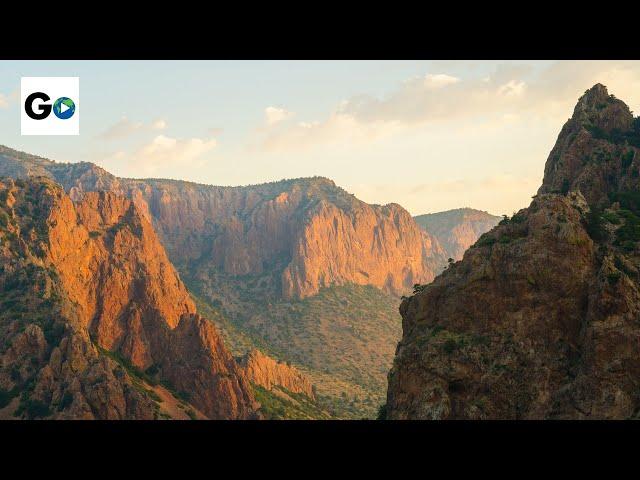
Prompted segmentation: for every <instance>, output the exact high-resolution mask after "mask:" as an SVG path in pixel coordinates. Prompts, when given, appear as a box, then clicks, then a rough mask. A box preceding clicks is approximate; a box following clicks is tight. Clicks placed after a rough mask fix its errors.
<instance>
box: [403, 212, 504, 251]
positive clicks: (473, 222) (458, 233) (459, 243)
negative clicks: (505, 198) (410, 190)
mask: <svg viewBox="0 0 640 480" xmlns="http://www.w3.org/2000/svg"><path fill="white" fill-rule="evenodd" d="M413 218H414V220H415V221H416V223H417V224H418V225H419V226H420V228H422V229H423V230H425V231H426V232H429V233H430V234H431V235H433V236H434V237H435V238H436V239H437V240H438V242H439V243H440V245H442V248H443V249H444V251H445V255H446V256H447V258H453V259H454V260H456V261H458V260H460V259H462V255H463V254H464V252H465V251H466V250H467V249H468V248H469V247H470V246H471V245H473V244H474V243H476V240H478V238H479V237H480V235H482V234H483V233H485V232H488V231H489V230H491V229H492V228H493V227H495V226H496V225H497V224H498V222H499V221H500V219H501V218H502V217H498V216H496V215H491V214H490V213H487V212H483V211H481V210H474V209H473V208H458V209H455V210H447V211H445V212H438V213H428V214H425V215H418V216H417V217H413Z"/></svg>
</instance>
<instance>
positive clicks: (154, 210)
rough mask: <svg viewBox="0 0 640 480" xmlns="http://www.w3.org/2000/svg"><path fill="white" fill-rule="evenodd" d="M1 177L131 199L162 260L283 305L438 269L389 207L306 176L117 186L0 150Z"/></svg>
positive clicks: (406, 281) (86, 167)
mask: <svg viewBox="0 0 640 480" xmlns="http://www.w3.org/2000/svg"><path fill="white" fill-rule="evenodd" d="M0 154H2V156H1V157H0V174H6V175H14V176H15V175H18V176H24V175H26V174H27V173H28V172H36V171H37V172H43V171H44V172H47V174H48V175H49V176H51V177H52V178H54V179H55V180H56V181H57V182H59V183H60V184H62V185H63V186H64V187H65V190H66V191H67V192H68V193H69V195H70V197H71V198H72V199H73V200H74V201H79V200H80V199H82V198H83V196H84V194H85V193H86V192H91V191H109V192H112V193H116V194H117V195H120V196H126V197H128V198H130V199H132V200H133V203H134V204H136V206H137V207H138V209H139V212H140V214H141V215H143V216H147V217H148V218H149V219H150V220H151V221H152V222H153V224H154V227H155V229H156V231H157V232H158V234H159V236H160V239H161V240H162V243H163V245H164V246H165V248H166V249H167V252H168V254H169V257H170V258H171V260H172V261H173V262H174V263H175V264H176V265H178V267H179V268H181V266H183V265H186V264H189V263H190V262H192V263H197V265H198V268H199V269H202V270H206V269H208V268H210V267H214V268H215V269H217V270H218V271H219V272H221V273H223V274H228V275H231V276H243V275H269V276H271V277H273V278H274V279H275V281H276V282H277V283H278V284H279V294H280V295H281V296H282V297H284V298H304V297H307V296H310V295H313V294H315V293H317V292H318V291H319V290H320V289H321V288H322V287H326V286H330V285H342V284H346V283H356V284H359V285H374V286H376V287H378V288H381V289H384V290H385V291H387V292H389V293H392V294H396V295H400V294H402V293H406V292H407V291H409V290H410V289H411V287H412V286H413V285H414V284H416V283H427V282H429V281H431V280H432V279H433V277H434V276H435V275H436V274H437V273H438V272H439V271H441V269H442V268H443V267H444V265H445V264H446V258H447V257H446V255H445V253H444V250H443V249H442V248H441V246H440V245H439V243H438V241H437V240H436V239H435V238H433V237H432V236H431V235H430V234H429V233H427V232H424V231H421V230H420V229H419V228H418V226H417V225H416V224H415V222H414V221H413V219H412V218H411V216H410V215H409V213H408V212H406V211H405V210H404V209H403V208H402V207H400V206H399V205H396V204H390V205H385V206H379V205H369V204H366V203H364V202H362V201H360V200H358V199H356V198H355V197H354V196H353V195H350V194H348V193H347V192H345V191H344V190H342V189H341V188H339V187H337V186H336V185H335V184H334V183H333V182H332V181H331V180H328V179H325V178H321V177H315V178H306V179H295V180H284V181H280V182H274V183H267V184H262V185H252V186H247V187H216V186H209V185H199V184H195V183H190V182H182V181H170V180H153V179H150V180H131V179H120V178H117V177H114V176H113V175H111V174H109V173H108V172H106V171H105V170H103V169H101V168H100V167H97V166H96V165H94V164H91V163H76V164H62V163H55V162H51V161H49V160H44V159H39V158H38V157H30V156H24V155H23V156H21V154H19V153H18V152H16V153H15V154H14V157H15V158H14V157H12V156H11V154H10V151H9V150H8V149H5V151H4V153H2V152H0Z"/></svg>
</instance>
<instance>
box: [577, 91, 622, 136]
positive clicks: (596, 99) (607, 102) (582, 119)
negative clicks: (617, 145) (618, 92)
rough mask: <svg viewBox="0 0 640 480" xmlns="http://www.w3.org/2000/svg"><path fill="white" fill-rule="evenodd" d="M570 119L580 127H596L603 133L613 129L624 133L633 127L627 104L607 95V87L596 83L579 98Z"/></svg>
mask: <svg viewBox="0 0 640 480" xmlns="http://www.w3.org/2000/svg"><path fill="white" fill-rule="evenodd" d="M572 119H573V120H574V121H577V122H578V123H580V124H581V125H585V126H591V127H597V128H600V129H602V130H604V131H605V132H611V131H612V130H614V129H618V130H620V131H623V132H624V131H627V130H630V129H631V128H632V125H633V114H632V113H631V111H630V110H629V107H628V106H627V104H626V103H624V102H623V101H622V100H618V99H617V98H616V97H615V96H614V95H609V92H608V91H607V87H605V86H604V85H602V84H601V83H596V84H595V85H594V86H593V87H591V88H590V89H589V90H587V91H586V92H585V93H584V95H583V96H582V97H580V99H579V100H578V103H577V104H576V106H575V109H574V110H573V117H572Z"/></svg>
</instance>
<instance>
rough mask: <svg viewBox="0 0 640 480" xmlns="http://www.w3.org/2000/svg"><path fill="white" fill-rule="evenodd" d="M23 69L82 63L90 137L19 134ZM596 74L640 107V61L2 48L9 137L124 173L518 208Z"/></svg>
mask: <svg viewBox="0 0 640 480" xmlns="http://www.w3.org/2000/svg"><path fill="white" fill-rule="evenodd" d="M22 76H79V77H80V98H81V105H82V120H81V124H80V135H79V136H77V137H22V136H20V126H19V125H20V122H19V105H18V103H19V101H18V90H19V84H20V77H22ZM597 82H600V83H603V84H605V85H606V86H607V87H608V88H609V92H610V93H612V94H614V95H616V96H617V97H618V98H620V99H622V100H624V101H625V102H627V103H628V104H629V106H630V108H631V109H632V110H636V111H637V110H638V109H639V108H640V93H638V92H640V90H639V87H640V62H637V61H634V62H628V61H559V62H549V61H536V62H531V61H509V62H487V61H379V62H377V61H308V62H307V61H295V62H284V61H142V62H133V61H55V62H54V61H28V62H26V61H2V62H0V128H2V132H3V135H2V137H1V138H0V143H1V144H4V145H6V146H8V147H10V148H15V149H18V150H23V151H25V152H28V153H32V154H36V155H40V156H42V157H46V158H49V159H52V160H55V161H59V162H78V161H89V162H93V163H96V164H97V165H99V166H101V167H103V168H105V169H106V170H108V171H109V172H111V173H113V174H114V175H117V176H121V177H131V178H151V177H153V178H168V179H179V180H187V181H193V182H197V183H205V184H213V185H220V186H240V185H250V184H259V183H266V182H272V181H279V180H282V179H291V178H300V177H312V176H322V177H327V178H330V179H331V180H333V181H334V182H335V183H336V184H337V185H338V186H340V187H342V188H344V189H345V190H347V191H348V192H350V193H353V194H354V195H356V197H358V198H359V199H361V200H363V201H366V202H368V203H376V204H387V203H399V204H400V205H402V206H403V207H404V208H406V209H407V210H408V211H409V212H410V213H411V214H412V215H421V214H425V213H434V212H439V211H444V210H451V209H456V208H464V207H470V208H474V209H478V210H484V211H488V212H490V213H492V214H496V215H499V214H503V213H507V214H510V213H512V212H513V211H517V210H519V209H520V208H523V207H525V206H527V205H528V204H529V202H530V197H531V196H532V195H534V194H535V192H536V190H537V189H538V187H539V185H540V183H541V181H542V175H543V170H544V163H545V161H546V158H547V156H548V153H549V151H550V150H551V148H552V146H553V144H554V142H555V140H556V137H557V135H558V133H559V132H560V129H561V127H562V125H563V124H564V122H565V121H566V120H567V119H568V118H569V117H570V116H571V114H572V110H573V106H574V105H575V102H576V101H577V99H578V98H579V97H580V95H582V93H583V92H584V91H585V90H586V89H587V88H589V87H591V86H592V85H593V84H595V83H597Z"/></svg>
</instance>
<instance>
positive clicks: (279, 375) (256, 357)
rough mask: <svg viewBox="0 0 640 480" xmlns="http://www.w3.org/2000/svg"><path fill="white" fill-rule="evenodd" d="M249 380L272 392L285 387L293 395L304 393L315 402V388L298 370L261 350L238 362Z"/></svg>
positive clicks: (249, 353)
mask: <svg viewBox="0 0 640 480" xmlns="http://www.w3.org/2000/svg"><path fill="white" fill-rule="evenodd" d="M238 363H239V364H240V367H241V368H242V371H243V372H244V374H245V376H246V377H247V379H248V380H249V381H251V382H253V383H255V384H256V385H260V386H261V387H264V388H266V389H267V390H272V389H273V388H274V387H284V388H285V389H287V390H288V391H290V392H293V393H303V394H305V395H306V396H307V397H309V398H311V399H312V400H315V394H314V392H313V386H312V385H311V382H310V381H309V379H308V378H307V377H306V376H305V375H304V374H303V373H302V372H300V371H299V370H298V369H297V368H295V367H293V366H291V365H287V364H286V363H282V362H278V361H276V360H274V359H273V358H271V357H269V356H267V355H265V354H264V353H262V352H261V351H260V350H256V349H253V350H251V351H250V352H248V353H247V354H246V355H244V356H243V357H241V358H240V359H239V360H238Z"/></svg>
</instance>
